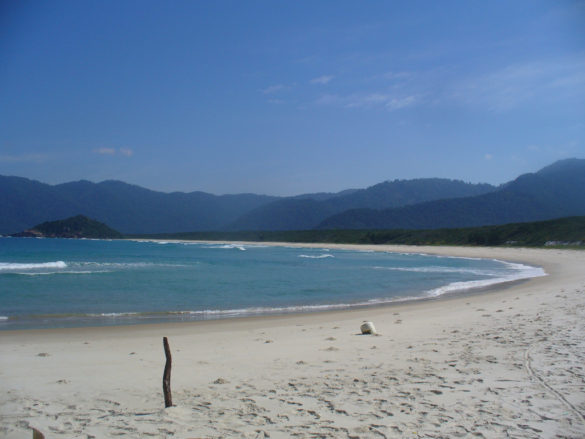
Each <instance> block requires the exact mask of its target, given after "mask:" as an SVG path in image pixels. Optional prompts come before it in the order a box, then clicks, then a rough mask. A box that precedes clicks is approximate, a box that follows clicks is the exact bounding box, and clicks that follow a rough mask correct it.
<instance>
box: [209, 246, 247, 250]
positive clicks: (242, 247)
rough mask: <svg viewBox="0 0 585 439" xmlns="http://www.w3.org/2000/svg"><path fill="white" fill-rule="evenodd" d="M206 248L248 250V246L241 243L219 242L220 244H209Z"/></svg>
mask: <svg viewBox="0 0 585 439" xmlns="http://www.w3.org/2000/svg"><path fill="white" fill-rule="evenodd" d="M205 248H220V249H237V250H241V251H246V247H244V246H243V245H239V244H218V245H207V246H205Z"/></svg>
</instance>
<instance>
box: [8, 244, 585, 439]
mask: <svg viewBox="0 0 585 439" xmlns="http://www.w3.org/2000/svg"><path fill="white" fill-rule="evenodd" d="M327 247H333V246H327ZM342 247H350V246H342ZM359 248H364V247H359ZM369 248H370V249H375V250H385V251H400V252H424V253H436V254H442V255H451V256H465V257H486V258H497V259H501V260H507V261H518V262H524V263H528V264H532V265H538V266H541V267H543V268H544V269H545V271H546V272H547V274H548V276H546V277H541V278H534V279H531V280H528V281H523V282H519V283H514V284H509V285H500V286H498V287H496V288H493V289H490V290H489V291H481V292H471V293H469V294H466V295H457V296H451V297H448V296H446V297H442V298H440V299H437V300H428V301H420V302H417V303H403V304H397V305H393V306H384V307H377V308H367V309H358V310H351V311H334V312H327V313H311V314H304V315H285V316H276V317H262V318H242V319H231V320H218V321H207V322H191V323H173V324H161V325H141V326H126V327H102V328H79V329H55V330H28V331H2V332H0V394H1V395H2V396H1V397H0V437H3V438H30V437H32V430H31V428H32V427H34V428H37V429H39V430H40V431H42V432H43V433H44V434H45V436H46V437H47V438H106V437H117V436H122V437H134V438H138V437H154V438H170V437H172V438H217V437H245V438H264V437H270V438H289V437H300V438H304V437H307V438H309V437H318V438H328V437H330V438H456V437H461V438H466V437H475V438H506V437H509V438H583V437H585V418H584V416H585V370H584V367H585V252H583V251H571V250H554V249H546V250H545V249H508V248H497V249H496V248H493V249H491V248H458V247H401V246H376V247H369ZM364 320H369V321H372V322H373V323H374V324H375V326H376V328H377V330H378V332H379V335H377V336H370V335H359V327H360V324H361V323H362V322H363V321H364ZM163 336H166V337H168V339H169V343H170V347H171V351H172V354H173V368H172V391H173V395H172V396H173V403H174V406H173V407H170V408H167V409H165V408H164V401H163V395H162V373H163V368H164V363H165V358H164V352H163V345H162V338H163Z"/></svg>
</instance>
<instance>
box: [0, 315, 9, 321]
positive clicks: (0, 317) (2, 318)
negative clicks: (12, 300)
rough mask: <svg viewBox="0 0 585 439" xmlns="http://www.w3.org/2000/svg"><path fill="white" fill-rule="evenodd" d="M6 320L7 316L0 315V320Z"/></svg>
mask: <svg viewBox="0 0 585 439" xmlns="http://www.w3.org/2000/svg"><path fill="white" fill-rule="evenodd" d="M4 320H8V317H7V316H0V321H4Z"/></svg>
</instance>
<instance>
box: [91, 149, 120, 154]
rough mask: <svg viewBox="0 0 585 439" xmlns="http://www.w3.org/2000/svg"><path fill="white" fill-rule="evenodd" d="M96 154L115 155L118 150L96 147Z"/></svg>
mask: <svg viewBox="0 0 585 439" xmlns="http://www.w3.org/2000/svg"><path fill="white" fill-rule="evenodd" d="M93 152H95V153H96V154H100V155H114V154H116V150H115V149H114V148H96V149H94V150H93Z"/></svg>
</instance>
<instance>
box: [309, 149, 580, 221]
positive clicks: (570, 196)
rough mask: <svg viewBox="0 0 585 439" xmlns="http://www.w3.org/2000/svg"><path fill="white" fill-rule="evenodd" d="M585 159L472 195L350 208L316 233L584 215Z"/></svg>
mask: <svg viewBox="0 0 585 439" xmlns="http://www.w3.org/2000/svg"><path fill="white" fill-rule="evenodd" d="M584 189H585V160H583V159H568V160H563V161H559V162H556V163H554V164H553V165H550V166H547V167H545V168H543V169H542V170H541V171H538V172H536V173H532V174H524V175H521V176H520V177H518V178H517V179H515V180H513V181H511V182H509V183H507V184H505V185H502V186H501V187H500V188H499V189H498V190H496V191H494V192H490V193H487V194H483V195H478V196H474V197H465V198H459V199H445V200H437V201H430V202H425V203H420V204H415V205H411V206H403V207H399V208H392V209H383V210H374V209H352V210H347V211H345V212H342V213H340V214H338V215H333V216H331V217H329V218H327V219H326V220H324V221H323V222H322V223H321V224H319V226H318V228H320V229H438V228H446V227H449V228H453V227H474V226H485V225H495V224H507V223H514V222H529V221H540V220H548V219H553V218H560V217H568V216H579V215H585V190H584Z"/></svg>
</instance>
